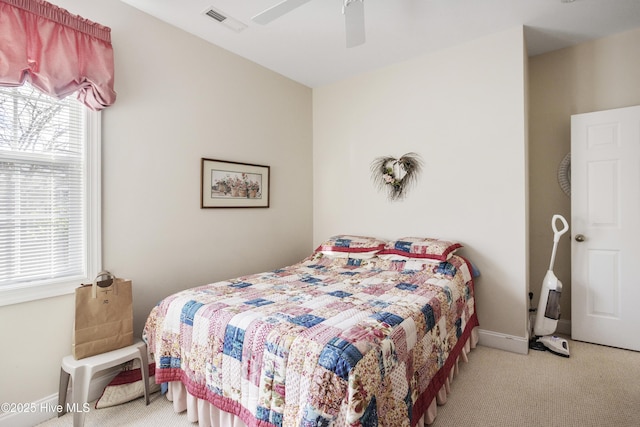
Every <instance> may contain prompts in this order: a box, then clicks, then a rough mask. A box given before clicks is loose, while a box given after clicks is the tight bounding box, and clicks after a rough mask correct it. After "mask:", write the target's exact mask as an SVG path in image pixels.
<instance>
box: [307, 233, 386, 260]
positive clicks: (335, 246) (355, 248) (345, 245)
mask: <svg viewBox="0 0 640 427" xmlns="http://www.w3.org/2000/svg"><path fill="white" fill-rule="evenodd" d="M386 243H387V241H386V240H381V239H376V238H375V237H365V236H350V235H345V234H340V235H337V236H333V237H331V238H330V239H329V240H326V241H324V242H323V243H322V244H320V246H318V247H317V248H316V252H322V253H324V254H327V253H328V254H329V255H330V254H331V253H332V252H348V253H349V254H353V253H362V254H364V253H373V254H375V253H377V252H379V251H381V250H382V249H384V246H385V244H386Z"/></svg>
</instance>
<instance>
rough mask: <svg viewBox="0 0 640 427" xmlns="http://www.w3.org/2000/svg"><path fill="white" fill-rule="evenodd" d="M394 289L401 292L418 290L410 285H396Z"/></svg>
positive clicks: (415, 286)
mask: <svg viewBox="0 0 640 427" xmlns="http://www.w3.org/2000/svg"><path fill="white" fill-rule="evenodd" d="M396 288H398V289H402V290H403V291H415V290H416V289H418V286H417V285H412V284H411V283H398V284H397V285H396Z"/></svg>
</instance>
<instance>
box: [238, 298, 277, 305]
mask: <svg viewBox="0 0 640 427" xmlns="http://www.w3.org/2000/svg"><path fill="white" fill-rule="evenodd" d="M245 304H249V305H255V306H256V307H262V306H263V305H269V304H273V301H269V300H268V299H264V298H256V299H252V300H249V301H245Z"/></svg>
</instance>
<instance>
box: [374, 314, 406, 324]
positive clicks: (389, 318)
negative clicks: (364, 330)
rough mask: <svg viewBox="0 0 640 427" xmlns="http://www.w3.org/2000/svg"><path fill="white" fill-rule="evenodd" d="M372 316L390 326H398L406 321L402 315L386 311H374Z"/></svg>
mask: <svg viewBox="0 0 640 427" xmlns="http://www.w3.org/2000/svg"><path fill="white" fill-rule="evenodd" d="M371 317H373V318H374V319H376V320H378V321H380V322H384V323H386V324H387V325H389V326H396V325H399V324H400V323H402V322H403V321H404V319H403V318H402V317H400V316H398V315H396V314H393V313H389V312H386V311H380V312H378V313H374V314H372V315H371Z"/></svg>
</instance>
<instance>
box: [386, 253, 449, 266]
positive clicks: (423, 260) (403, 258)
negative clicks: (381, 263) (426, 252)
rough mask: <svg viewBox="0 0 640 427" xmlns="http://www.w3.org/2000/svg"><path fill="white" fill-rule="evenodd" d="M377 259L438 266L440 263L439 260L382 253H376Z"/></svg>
mask: <svg viewBox="0 0 640 427" xmlns="http://www.w3.org/2000/svg"><path fill="white" fill-rule="evenodd" d="M376 256H377V257H378V258H380V259H384V260H386V261H413V262H421V263H423V264H439V263H441V262H442V261H441V260H439V259H433V258H416V257H413V256H406V255H398V254H395V253H394V254H389V253H382V252H378V254H377V255H376Z"/></svg>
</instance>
